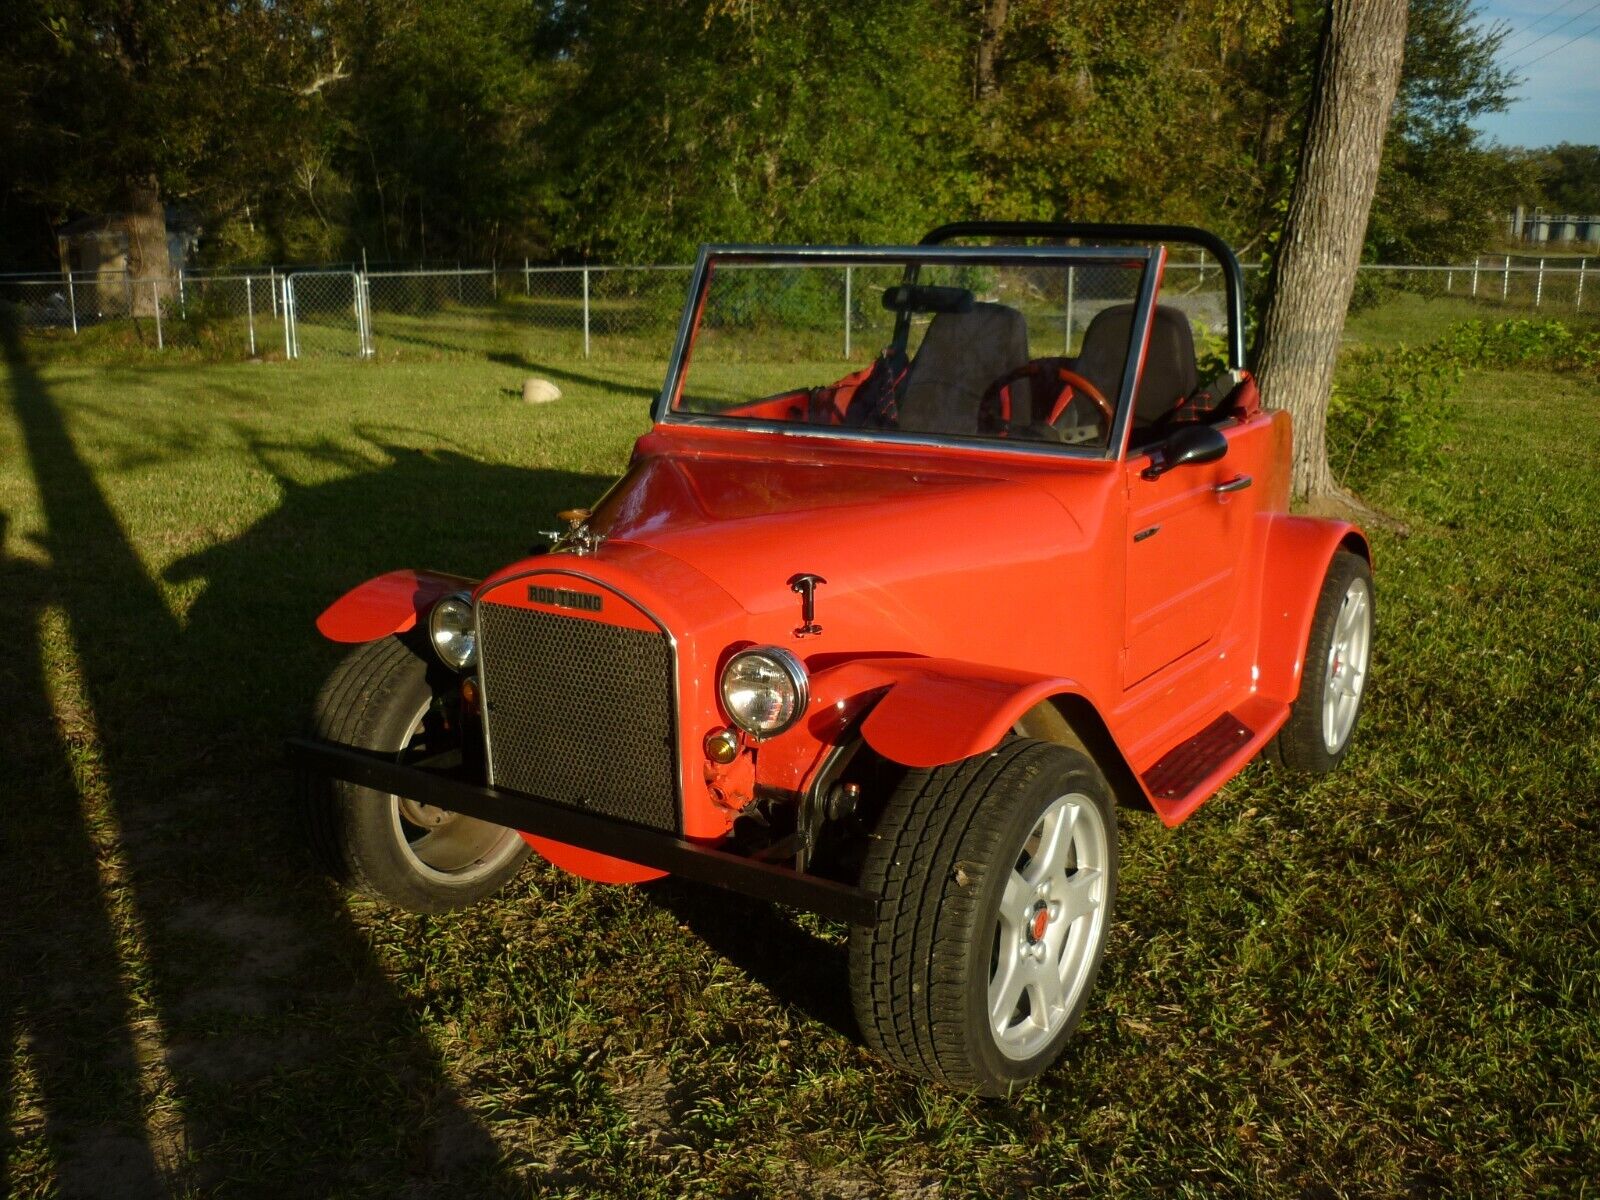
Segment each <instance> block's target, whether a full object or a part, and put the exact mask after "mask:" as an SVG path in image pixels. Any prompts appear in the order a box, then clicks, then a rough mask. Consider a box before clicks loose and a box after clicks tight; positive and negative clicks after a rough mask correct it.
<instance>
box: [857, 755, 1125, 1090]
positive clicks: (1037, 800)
mask: <svg viewBox="0 0 1600 1200" xmlns="http://www.w3.org/2000/svg"><path fill="white" fill-rule="evenodd" d="M1116 829H1117V827H1116V816H1115V812H1114V809H1113V806H1112V799H1111V791H1110V788H1109V787H1108V786H1107V784H1106V782H1105V779H1104V778H1103V777H1102V776H1101V774H1100V771H1099V768H1097V767H1096V766H1095V764H1094V763H1093V762H1092V761H1090V759H1089V758H1088V757H1087V756H1086V755H1084V754H1082V753H1080V752H1078V751H1076V750H1072V749H1068V748H1067V747H1065V746H1059V745H1055V744H1052V743H1048V742H1039V741H1034V740H1031V739H1028V738H1013V739H1011V740H1008V741H1006V742H1004V743H1002V744H1001V746H1000V747H999V748H998V749H996V750H995V751H993V752H992V753H990V754H984V755H979V756H977V757H975V758H969V759H966V760H964V761H962V762H957V763H952V764H950V765H949V766H946V767H937V768H935V769H933V770H931V771H911V772H908V773H907V775H906V777H905V780H904V781H903V782H902V783H901V785H900V786H899V787H898V788H897V789H896V790H895V792H894V794H893V795H892V796H891V797H890V798H889V801H888V804H887V806H886V807H885V809H884V811H883V814H882V816H881V817H880V818H879V821H878V825H877V828H876V830H875V831H874V836H873V838H872V840H871V842H870V843H869V849H868V852H867V857H866V862H865V864H864V866H863V871H862V883H863V885H864V886H866V887H867V888H869V889H872V890H873V891H874V892H876V894H878V895H879V896H880V897H881V898H882V899H881V915H880V919H879V921H878V923H877V924H876V925H873V926H859V927H857V928H856V929H854V930H853V931H852V933H851V939H850V978H851V992H852V996H853V999H854V1002H855V1007H856V1015H857V1018H858V1019H859V1021H860V1023H861V1028H862V1033H863V1035H864V1036H865V1038H866V1040H867V1042H868V1044H869V1045H871V1046H872V1047H873V1048H874V1049H875V1050H877V1051H878V1052H879V1053H881V1054H882V1055H884V1056H885V1057H886V1058H888V1059H889V1060H890V1061H891V1062H894V1063H896V1064H898V1065H899V1066H901V1067H903V1068H905V1069H906V1070H909V1071H912V1072H915V1073H917V1074H919V1075H923V1076H925V1077H928V1078H932V1079H937V1080H939V1081H941V1082H944V1083H948V1084H951V1085H952V1086H955V1087H959V1088H963V1089H970V1090H973V1091H977V1092H980V1093H982V1094H985V1095H1005V1094H1007V1093H1009V1092H1011V1091H1012V1090H1014V1089H1015V1088H1017V1087H1019V1086H1021V1085H1022V1084H1024V1083H1026V1082H1027V1081H1028V1080H1030V1079H1032V1078H1034V1077H1035V1076H1037V1075H1039V1074H1040V1073H1041V1072H1043V1071H1044V1070H1045V1069H1046V1068H1048V1067H1049V1066H1050V1064H1051V1063H1052V1062H1054V1061H1055V1059H1056V1058H1057V1056H1058V1055H1059V1054H1060V1053H1061V1050H1062V1047H1064V1046H1065V1045H1066V1043H1067V1039H1068V1038H1069V1037H1070V1036H1071V1034H1072V1031H1073V1029H1074V1028H1075V1027H1076V1026H1077V1023H1078V1021H1079V1020H1080V1018H1081V1017H1082V1015H1083V1011H1084V1008H1085V1006H1086V1005H1087V1002H1088V998H1089V993H1090V992H1091V990H1092V989H1093V987H1094V980H1095V976H1096V975H1097V974H1098V972H1099V969H1100V961H1101V959H1102V958H1103V957H1104V954H1105V946H1106V935H1107V932H1108V930H1109V928H1110V921H1111V913H1112V907H1113V904H1114V902H1115V898H1116V881H1117V867H1116V862H1117V857H1116V855H1117V849H1116V848H1117V837H1116Z"/></svg>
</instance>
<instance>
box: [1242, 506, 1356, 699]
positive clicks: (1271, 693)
mask: <svg viewBox="0 0 1600 1200" xmlns="http://www.w3.org/2000/svg"><path fill="white" fill-rule="evenodd" d="M1340 547H1346V548H1348V549H1351V550H1354V551H1355V552H1356V553H1357V554H1360V555H1361V556H1362V557H1363V558H1365V559H1366V560H1367V562H1368V563H1371V561H1372V550H1371V547H1370V546H1369V545H1368V544H1367V537H1366V534H1364V533H1362V532H1361V530H1360V529H1359V528H1358V527H1356V526H1355V525H1352V524H1350V522H1348V521H1334V520H1327V519H1324V518H1321V517H1290V516H1279V517H1276V518H1274V519H1273V522H1272V531H1271V533H1269V534H1268V536H1267V547H1266V556H1265V560H1264V568H1263V570H1262V572H1261V633H1260V644H1259V645H1258V647H1257V649H1256V663H1257V666H1258V669H1259V671H1260V675H1259V677H1258V678H1257V681H1256V692H1257V694H1258V695H1261V696H1264V697H1266V698H1268V699H1271V700H1279V701H1282V702H1283V703H1284V704H1293V703H1294V702H1295V700H1296V699H1297V698H1298V697H1299V695H1300V675H1301V672H1302V671H1303V670H1304V668H1305V655H1306V645H1307V643H1308V642H1309V641H1310V640H1311V622H1312V619H1313V618H1314V617H1315V616H1316V613H1317V597H1318V595H1320V594H1321V592H1322V581H1323V579H1324V578H1325V577H1326V575H1327V573H1328V564H1329V563H1330V562H1331V561H1332V560H1333V556H1334V554H1335V553H1336V552H1337V551H1338V550H1339V549H1340Z"/></svg>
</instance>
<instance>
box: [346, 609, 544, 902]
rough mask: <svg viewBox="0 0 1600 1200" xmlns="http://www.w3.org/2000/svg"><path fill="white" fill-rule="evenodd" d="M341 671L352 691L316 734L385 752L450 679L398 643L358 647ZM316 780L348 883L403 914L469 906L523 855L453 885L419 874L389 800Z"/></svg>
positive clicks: (396, 749) (398, 744)
mask: <svg viewBox="0 0 1600 1200" xmlns="http://www.w3.org/2000/svg"><path fill="white" fill-rule="evenodd" d="M344 670H346V671H348V672H349V673H350V675H351V677H352V682H353V683H354V684H355V686H354V687H353V688H351V689H347V690H345V691H343V693H342V694H341V696H340V697H339V698H338V699H337V700H333V701H332V703H331V706H330V707H324V708H322V709H321V710H320V711H319V712H318V713H317V720H316V725H317V728H318V730H319V733H320V734H321V736H324V737H327V736H330V733H331V732H332V731H333V729H335V728H342V730H343V736H342V737H339V738H337V739H336V740H340V741H342V742H344V743H345V744H348V745H352V746H355V747H356V748H358V749H362V750H373V751H379V752H382V753H385V754H394V755H398V754H399V753H400V751H401V750H403V749H404V748H405V742H406V736H407V733H408V732H409V731H410V729H411V725H412V722H413V721H415V720H416V718H417V716H418V714H419V713H420V712H422V711H423V710H424V709H425V708H426V707H427V706H428V705H429V704H431V703H432V700H433V697H434V695H435V694H436V692H437V691H438V690H439V689H440V688H441V687H445V686H449V685H450V684H451V682H452V679H451V678H446V677H444V676H442V675H441V674H440V672H442V671H443V668H442V667H440V666H438V665H437V664H435V663H431V662H429V661H428V660H427V659H425V658H424V657H423V656H422V655H421V654H420V653H419V652H417V651H416V650H415V649H413V648H412V647H409V646H405V645H404V644H403V643H400V641H399V639H390V641H389V642H387V643H382V644H373V645H370V646H363V647H361V648H360V649H358V650H357V651H356V653H355V654H354V655H352V657H351V660H348V661H347V663H346V666H345V668H344ZM321 782H323V783H324V784H326V787H327V789H328V790H327V791H326V792H324V793H322V794H323V796H324V801H325V802H326V803H328V804H330V805H331V807H332V810H333V811H332V813H331V816H332V818H333V826H334V833H335V837H336V838H337V839H338V841H339V843H340V846H339V851H340V857H341V858H342V859H343V861H344V862H345V863H347V864H348V874H349V881H350V882H352V883H354V884H355V885H356V886H357V887H359V888H360V889H361V890H363V891H365V892H368V893H370V894H373V895H376V896H379V897H381V898H383V899H385V900H388V901H390V902H391V903H393V904H396V905H398V906H399V907H401V908H403V909H406V910H408V911H411V912H419V913H442V912H448V911H450V910H452V909H457V908H462V907H465V906H467V905H469V904H473V903H475V902H476V901H478V900H480V899H483V898H484V897H486V896H489V895H492V894H493V893H494V892H496V891H498V890H499V889H500V888H501V887H502V886H503V885H504V883H505V882H506V880H508V879H509V878H510V877H511V876H512V875H514V874H515V873H516V871H517V870H518V868H519V867H520V866H521V864H522V863H523V861H524V860H525V859H526V857H527V854H528V851H529V847H528V846H527V844H526V843H525V842H524V843H522V845H521V847H520V852H519V853H517V854H515V855H513V856H511V857H510V858H509V860H508V861H507V862H506V863H505V864H504V865H503V867H502V869H500V870H497V871H493V872H490V873H488V874H485V875H480V876H478V877H475V878H472V879H466V880H462V881H459V882H458V881H451V880H448V879H440V878H436V877H434V876H431V875H424V874H423V873H421V872H420V871H419V870H418V869H417V865H416V863H415V861H414V860H413V859H412V857H411V855H410V854H409V853H408V852H407V851H406V849H405V848H404V846H403V845H402V842H403V840H404V838H405V834H404V826H403V825H401V826H400V827H399V828H397V827H396V826H397V814H396V805H397V803H398V801H397V800H396V799H395V798H394V797H393V796H390V795H386V794H384V793H381V792H377V791H375V790H373V789H371V788H364V787H361V786H359V785H358V784H353V783H347V782H344V781H339V780H325V781H321Z"/></svg>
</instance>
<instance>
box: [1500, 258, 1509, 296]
mask: <svg viewBox="0 0 1600 1200" xmlns="http://www.w3.org/2000/svg"><path fill="white" fill-rule="evenodd" d="M1510 294H1511V255H1509V254H1508V255H1506V273H1505V274H1504V275H1502V276H1501V277H1500V302H1501V303H1502V304H1504V303H1505V299H1506V297H1507V296H1508V295H1510Z"/></svg>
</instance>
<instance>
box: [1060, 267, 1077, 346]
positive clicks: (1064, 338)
mask: <svg viewBox="0 0 1600 1200" xmlns="http://www.w3.org/2000/svg"><path fill="white" fill-rule="evenodd" d="M1077 270H1078V268H1076V267H1071V266H1069V267H1068V268H1067V312H1066V320H1065V321H1063V322H1062V324H1063V325H1064V326H1065V328H1064V329H1063V331H1062V334H1061V353H1062V354H1071V353H1072V292H1073V284H1074V283H1075V282H1076V279H1077Z"/></svg>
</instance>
